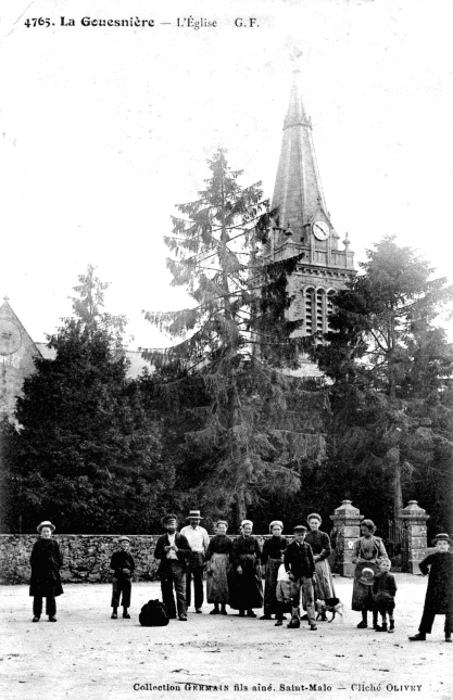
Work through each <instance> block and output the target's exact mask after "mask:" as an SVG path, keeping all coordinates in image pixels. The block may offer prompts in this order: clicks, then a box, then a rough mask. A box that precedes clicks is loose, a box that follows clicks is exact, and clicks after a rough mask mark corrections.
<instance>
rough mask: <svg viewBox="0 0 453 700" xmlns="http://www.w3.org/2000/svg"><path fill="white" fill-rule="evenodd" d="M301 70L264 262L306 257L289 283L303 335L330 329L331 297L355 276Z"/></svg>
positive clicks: (285, 132) (293, 312) (293, 94)
mask: <svg viewBox="0 0 453 700" xmlns="http://www.w3.org/2000/svg"><path fill="white" fill-rule="evenodd" d="M299 82H300V69H299V68H298V67H297V66H296V68H295V70H294V80H293V86H292V90H291V96H290V101H289V107H288V112H287V114H286V117H285V121H284V125H283V138H282V146H281V151H280V160H279V164H278V170H277V177H276V181H275V188H274V196H273V199H272V210H275V209H277V211H278V215H277V218H276V219H275V220H274V222H273V225H272V226H271V227H270V229H269V231H268V238H267V243H266V245H265V248H264V250H263V254H264V260H265V261H266V260H268V261H275V262H277V261H279V260H283V259H286V258H289V257H291V256H296V255H302V256H303V257H302V258H301V260H300V263H299V264H298V266H297V270H296V272H295V273H294V274H293V275H292V278H291V280H290V284H289V294H290V295H291V296H294V301H293V303H292V305H291V308H290V310H289V314H290V319H291V320H301V319H302V320H303V326H302V329H301V330H300V331H299V332H298V334H301V335H302V336H309V335H312V334H313V333H316V332H322V333H325V332H326V331H327V330H328V317H329V314H330V313H331V311H332V297H333V295H334V294H335V292H337V291H339V290H340V289H344V288H345V286H346V284H347V282H348V281H349V280H350V279H351V277H352V276H353V275H355V270H354V254H353V253H352V252H351V251H350V250H349V239H348V235H347V234H346V235H345V238H344V240H343V246H344V247H343V249H341V250H339V248H338V242H339V239H340V236H339V235H338V233H337V232H336V230H335V228H334V225H333V223H332V221H331V219H330V214H329V211H328V209H327V205H326V201H325V198H324V192H323V188H322V183H321V177H320V174H319V170H318V165H317V162H316V156H315V149H314V145H313V137H312V124H311V119H310V118H309V117H308V116H307V113H306V111H305V108H304V105H303V102H302V97H301V92H300V86H299Z"/></svg>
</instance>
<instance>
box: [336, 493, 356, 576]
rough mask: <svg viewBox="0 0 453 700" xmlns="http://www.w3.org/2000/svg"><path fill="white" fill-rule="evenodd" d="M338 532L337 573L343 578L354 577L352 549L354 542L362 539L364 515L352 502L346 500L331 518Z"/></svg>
mask: <svg viewBox="0 0 453 700" xmlns="http://www.w3.org/2000/svg"><path fill="white" fill-rule="evenodd" d="M330 519H331V520H332V521H333V526H334V528H335V531H336V536H335V552H336V565H335V571H337V573H339V574H341V575H342V576H353V575H354V568H355V564H353V563H352V561H351V559H352V548H353V546H354V542H355V541H356V540H357V539H358V538H359V537H360V523H361V522H362V520H363V515H361V514H360V511H359V509H358V508H355V507H354V506H353V505H352V503H351V501H347V500H344V501H343V502H342V504H341V506H340V507H339V508H336V509H335V512H334V514H333V515H331V516H330Z"/></svg>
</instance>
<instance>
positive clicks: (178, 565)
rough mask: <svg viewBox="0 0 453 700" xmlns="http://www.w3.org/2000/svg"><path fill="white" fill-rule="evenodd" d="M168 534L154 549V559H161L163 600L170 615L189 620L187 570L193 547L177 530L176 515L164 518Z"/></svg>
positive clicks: (163, 536) (160, 538)
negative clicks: (191, 547) (174, 594)
mask: <svg viewBox="0 0 453 700" xmlns="http://www.w3.org/2000/svg"><path fill="white" fill-rule="evenodd" d="M163 524H164V527H165V529H166V531H167V532H166V534H165V535H162V537H159V539H158V540H157V544H156V549H155V550H154V559H156V560H158V561H159V569H158V573H159V576H160V586H161V590H162V600H163V603H164V605H165V607H166V608H167V613H168V617H169V618H170V619H175V618H176V609H177V610H178V618H179V619H180V620H181V622H186V621H187V601H186V572H187V559H188V558H189V557H190V553H191V551H192V550H191V549H190V545H189V543H188V541H187V539H186V538H185V537H184V535H181V534H180V533H179V532H176V524H177V520H176V515H173V514H170V515H166V516H165V518H164V520H163ZM173 586H174V588H175V593H176V606H175V599H174V597H173Z"/></svg>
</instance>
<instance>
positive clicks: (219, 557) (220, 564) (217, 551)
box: [205, 520, 233, 615]
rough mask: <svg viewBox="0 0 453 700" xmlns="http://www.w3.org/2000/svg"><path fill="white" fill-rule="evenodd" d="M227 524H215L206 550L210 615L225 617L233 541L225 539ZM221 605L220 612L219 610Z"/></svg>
mask: <svg viewBox="0 0 453 700" xmlns="http://www.w3.org/2000/svg"><path fill="white" fill-rule="evenodd" d="M227 529H228V523H227V522H226V521H225V520H218V521H217V522H216V524H215V531H216V534H215V535H214V537H213V538H212V539H211V541H210V543H209V547H208V549H207V550H206V554H205V561H206V562H207V567H206V570H207V578H206V592H207V599H208V603H214V608H213V610H211V613H210V614H211V615H218V614H219V613H220V612H221V614H222V615H227V611H226V607H225V606H226V604H227V603H228V601H229V590H228V570H229V567H230V555H231V551H232V548H233V540H231V539H230V538H229V537H227V534H226V532H227ZM219 605H221V610H219Z"/></svg>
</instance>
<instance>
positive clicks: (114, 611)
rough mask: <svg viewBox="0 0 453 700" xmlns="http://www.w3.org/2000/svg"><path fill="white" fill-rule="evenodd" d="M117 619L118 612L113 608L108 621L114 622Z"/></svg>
mask: <svg viewBox="0 0 453 700" xmlns="http://www.w3.org/2000/svg"><path fill="white" fill-rule="evenodd" d="M117 617H118V610H117V608H113V610H112V614H111V615H110V619H111V620H116V619H117Z"/></svg>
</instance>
